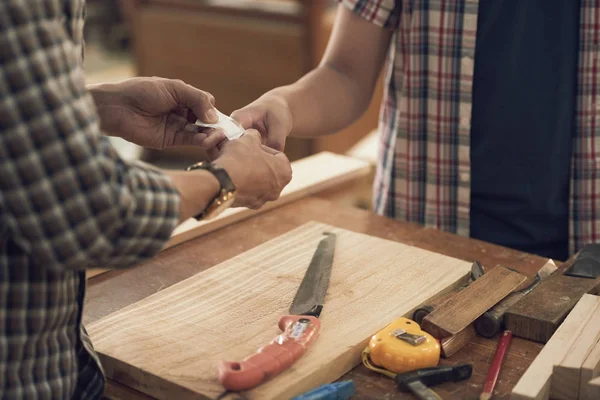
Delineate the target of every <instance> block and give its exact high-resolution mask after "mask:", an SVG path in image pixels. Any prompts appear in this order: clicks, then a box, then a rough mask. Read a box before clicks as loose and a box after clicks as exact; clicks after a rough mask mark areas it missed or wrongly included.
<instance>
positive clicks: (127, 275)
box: [83, 195, 547, 400]
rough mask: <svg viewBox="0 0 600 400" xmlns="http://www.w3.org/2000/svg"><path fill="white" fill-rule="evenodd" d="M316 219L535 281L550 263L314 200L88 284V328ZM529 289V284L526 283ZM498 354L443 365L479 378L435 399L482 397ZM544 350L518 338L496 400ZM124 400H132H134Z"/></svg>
mask: <svg viewBox="0 0 600 400" xmlns="http://www.w3.org/2000/svg"><path fill="white" fill-rule="evenodd" d="M319 196H321V195H319ZM310 220H317V221H319V222H322V223H326V224H330V225H334V226H338V227H340V228H343V229H347V230H351V231H355V232H359V233H364V234H368V235H371V236H375V237H380V238H382V239H387V240H392V241H396V242H401V243H405V244H409V245H411V246H415V247H419V248H425V249H428V250H431V251H434V252H437V253H442V254H446V255H448V256H451V257H455V258H459V259H463V260H465V261H469V262H472V261H473V260H479V261H480V262H481V263H482V264H483V265H490V266H493V265H498V264H500V265H506V266H509V267H511V268H514V269H516V270H518V271H519V272H521V273H523V274H526V275H528V276H530V277H532V276H533V275H534V274H535V273H536V271H538V270H539V268H540V267H541V266H542V265H543V264H544V263H545V262H546V261H547V259H545V258H542V257H537V256H535V255H532V254H526V253H523V252H519V251H516V250H512V249H508V248H504V247H500V246H497V245H494V244H491V243H485V242H481V241H478V240H473V239H470V238H467V237H463V236H457V235H452V234H449V233H446V232H442V231H439V230H436V229H430V228H424V227H422V226H419V225H416V224H411V223H406V222H402V221H397V220H393V219H390V218H385V217H382V216H378V215H375V214H373V213H372V212H369V211H367V210H361V209H357V208H351V207H343V206H339V205H338V204H335V203H332V202H330V201H324V200H322V199H318V198H314V197H312V198H305V199H302V200H299V201H296V202H294V203H293V204H288V205H285V206H283V207H280V208H278V209H275V210H271V211H269V212H268V213H265V214H261V215H257V216H256V217H254V218H251V219H249V220H246V221H242V222H240V223H236V224H232V225H230V226H228V227H226V228H223V229H220V230H217V231H214V232H211V233H209V234H207V235H204V236H202V237H199V238H197V239H194V240H191V241H189V242H186V243H183V244H181V245H179V246H177V247H175V248H171V249H169V250H166V251H163V252H160V253H159V254H157V255H156V256H155V257H153V258H151V259H149V260H147V261H145V262H143V263H141V264H140V265H139V266H138V267H136V268H131V269H126V270H115V271H111V272H108V273H106V274H103V275H100V276H97V277H94V278H92V279H90V280H89V281H88V284H87V291H86V300H85V307H84V312H83V322H84V324H85V325H86V326H87V325H89V324H91V323H92V322H94V321H97V320H99V319H101V318H104V317H106V316H108V315H110V314H111V313H114V312H116V311H117V310H120V309H122V308H124V307H126V306H128V305H131V304H133V303H135V302H137V301H140V300H143V299H145V298H146V297H148V296H150V295H152V294H154V293H157V292H159V291H161V290H165V289H166V288H168V287H170V286H171V285H173V284H176V283H177V282H180V281H182V280H184V279H187V278H189V277H191V276H194V275H195V274H198V273H199V272H202V271H205V270H208V269H210V268H212V267H214V266H215V265H218V264H220V263H222V262H224V261H227V260H229V259H230V258H232V257H235V256H236V255H238V254H240V253H242V252H244V251H247V250H250V249H252V248H254V247H256V246H258V245H260V244H262V243H265V242H267V241H268V240H271V239H273V238H276V237H278V236H280V235H282V234H284V233H287V232H288V231H290V230H292V229H294V228H296V227H298V226H300V225H302V224H304V223H306V222H308V221H310ZM224 243H235V246H226V245H224ZM465 278H466V275H465ZM523 285H527V282H525V283H524V284H523ZM496 348H497V341H496V340H490V339H486V338H484V337H481V336H478V337H476V338H475V339H474V340H473V341H472V342H471V343H469V345H467V346H465V347H463V348H462V349H461V350H460V351H459V352H457V353H456V354H455V355H453V356H452V357H451V358H449V359H445V358H442V359H441V360H440V364H441V365H455V364H457V363H471V364H473V375H472V376H471V378H470V379H469V380H468V381H465V382H459V383H453V382H448V383H443V384H441V385H438V386H436V392H437V393H438V394H439V395H440V396H441V397H442V398H443V399H444V400H464V399H476V398H478V397H479V395H480V393H481V390H482V387H483V382H484V380H485V378H486V375H487V373H488V370H489V367H490V362H491V360H492V359H493V357H494V354H495V352H496ZM541 349H542V345H541V344H540V343H538V342H533V341H530V340H525V339H521V338H519V337H514V338H513V340H512V342H511V345H510V347H509V349H508V354H507V357H506V358H505V360H504V364H503V366H502V370H501V371H500V376H499V378H498V383H497V385H496V389H495V390H494V400H506V399H508V398H509V397H510V392H511V390H512V389H513V387H514V385H515V384H516V383H517V381H518V380H519V378H520V377H521V376H522V375H523V373H524V372H525V371H526V370H527V368H528V367H529V365H530V364H531V362H533V360H534V358H535V357H536V355H537V354H538V353H539V352H540V350H541ZM340 379H341V380H345V379H352V380H354V382H355V384H356V395H355V396H354V397H353V398H352V399H353V400H354V399H355V398H356V400H381V399H387V400H407V399H413V398H414V397H413V396H412V395H411V394H407V393H403V392H399V391H398V389H397V387H396V386H395V384H394V381H393V380H392V379H389V378H387V377H385V376H383V375H380V374H377V373H375V372H373V371H370V370H368V369H367V368H366V367H364V366H363V365H358V366H357V367H355V368H354V369H352V370H351V371H350V372H349V373H347V374H345V375H344V376H342V377H341V378H340ZM108 384H109V385H113V384H114V381H111V380H109V381H108ZM125 399H126V400H129V398H128V397H125ZM226 400H232V399H229V398H227V399H226Z"/></svg>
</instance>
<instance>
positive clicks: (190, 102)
mask: <svg viewBox="0 0 600 400" xmlns="http://www.w3.org/2000/svg"><path fill="white" fill-rule="evenodd" d="M171 82H172V83H171V89H172V93H173V96H174V98H175V101H177V103H178V104H179V105H180V106H185V107H188V108H189V109H190V110H192V111H193V112H194V114H196V117H198V119H200V120H202V121H203V122H207V123H210V124H216V123H217V122H218V121H219V117H218V116H217V112H216V109H215V106H214V104H215V98H214V96H213V95H212V94H210V93H208V92H205V91H202V90H200V89H197V88H195V87H193V86H191V85H188V84H186V83H185V82H183V81H177V80H175V81H171Z"/></svg>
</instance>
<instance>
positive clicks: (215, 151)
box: [206, 146, 222, 161]
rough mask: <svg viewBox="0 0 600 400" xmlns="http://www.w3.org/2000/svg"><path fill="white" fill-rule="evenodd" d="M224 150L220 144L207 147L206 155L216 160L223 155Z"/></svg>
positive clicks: (211, 159)
mask: <svg viewBox="0 0 600 400" xmlns="http://www.w3.org/2000/svg"><path fill="white" fill-rule="evenodd" d="M221 153H222V150H221V148H220V146H215V147H211V148H208V149H206V156H207V157H208V159H209V160H210V161H215V160H216V159H217V158H219V157H220V156H221Z"/></svg>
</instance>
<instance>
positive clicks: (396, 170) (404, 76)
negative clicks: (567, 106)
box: [340, 0, 600, 252]
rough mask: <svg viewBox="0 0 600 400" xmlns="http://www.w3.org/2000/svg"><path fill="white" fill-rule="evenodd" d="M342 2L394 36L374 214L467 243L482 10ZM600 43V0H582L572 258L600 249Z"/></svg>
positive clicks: (452, 1)
mask: <svg viewBox="0 0 600 400" xmlns="http://www.w3.org/2000/svg"><path fill="white" fill-rule="evenodd" d="M340 2H341V3H342V4H344V5H345V6H347V7H349V8H351V9H352V10H353V11H354V12H355V13H357V14H358V15H360V16H361V17H363V18H365V19H367V20H368V21H371V22H373V23H374V24H376V25H378V26H381V27H384V28H386V29H392V30H394V32H395V35H394V37H393V39H392V44H391V46H392V49H391V50H392V51H391V52H390V57H389V60H388V68H387V72H386V81H387V87H386V90H385V95H384V102H383V106H382V110H381V114H380V154H379V164H378V168H377V176H376V182H375V188H374V189H375V190H374V192H375V208H376V211H377V212H378V213H381V214H385V215H387V216H389V217H393V218H397V219H403V220H406V221H411V222H416V223H420V224H422V225H425V226H428V227H433V228H437V229H441V230H445V231H449V232H453V233H457V234H460V235H464V236H468V235H469V211H470V178H471V162H470V131H471V100H472V89H473V70H474V55H475V51H476V48H475V39H476V36H477V14H478V5H479V2H478V0H462V1H460V0H429V1H427V2H424V1H419V0H340ZM599 39H600V0H581V24H580V30H579V42H580V43H579V61H578V62H579V66H578V76H577V81H578V82H579V84H578V87H577V100H576V107H577V109H576V124H575V126H576V130H577V131H576V134H575V135H574V139H573V141H574V142H573V154H572V157H571V185H570V188H571V189H570V191H571V192H570V198H569V208H570V209H569V249H570V251H571V252H574V251H576V250H578V249H580V248H581V247H582V246H583V245H585V244H586V243H590V242H596V241H598V240H599V239H600V209H598V206H599V205H600V203H599V200H600V179H599V177H600V174H599V170H598V164H600V121H599V122H596V116H597V115H600V113H599V111H600V101H599V99H598V94H599V93H600V69H599V64H598V54H599V53H598V46H599ZM596 212H598V214H599V215H598V216H597V215H596Z"/></svg>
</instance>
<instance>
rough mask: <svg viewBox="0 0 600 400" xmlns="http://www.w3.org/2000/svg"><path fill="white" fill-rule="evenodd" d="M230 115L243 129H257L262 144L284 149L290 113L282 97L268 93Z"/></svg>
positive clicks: (289, 123) (289, 126)
mask: <svg viewBox="0 0 600 400" xmlns="http://www.w3.org/2000/svg"><path fill="white" fill-rule="evenodd" d="M231 117H232V118H233V119H235V120H236V121H238V122H239V123H240V124H241V125H242V126H243V127H244V128H245V129H256V130H257V131H259V132H260V134H261V141H262V143H263V144H265V145H267V146H268V147H271V148H273V149H275V150H279V151H283V150H284V148H285V140H286V139H287V137H288V135H289V134H290V132H291V130H292V113H291V112H290V109H289V107H288V105H287V102H286V101H285V100H284V99H283V98H282V97H279V96H277V95H276V94H273V93H268V94H266V95H264V96H262V97H260V98H259V99H257V100H256V101H254V102H253V103H251V104H249V105H247V106H246V107H244V108H242V109H239V110H237V111H234V112H233V114H231Z"/></svg>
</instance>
